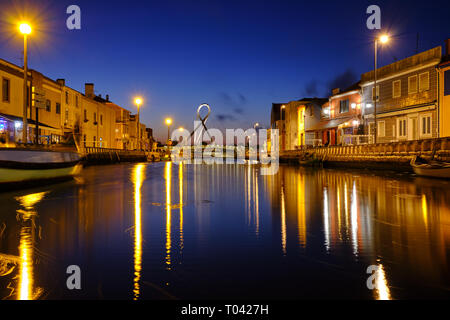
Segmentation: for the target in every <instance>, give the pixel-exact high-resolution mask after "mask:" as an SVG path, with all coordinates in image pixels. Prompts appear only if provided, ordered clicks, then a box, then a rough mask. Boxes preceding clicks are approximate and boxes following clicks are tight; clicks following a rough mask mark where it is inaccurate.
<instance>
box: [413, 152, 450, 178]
mask: <svg viewBox="0 0 450 320" xmlns="http://www.w3.org/2000/svg"><path fill="white" fill-rule="evenodd" d="M411 166H412V168H413V170H414V173H415V174H417V175H418V176H424V177H433V178H444V179H450V163H448V162H442V161H436V160H430V161H427V160H425V159H423V158H421V157H414V159H413V160H412V161H411Z"/></svg>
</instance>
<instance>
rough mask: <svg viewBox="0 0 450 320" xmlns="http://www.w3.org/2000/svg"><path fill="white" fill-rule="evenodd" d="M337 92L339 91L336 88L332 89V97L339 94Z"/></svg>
mask: <svg viewBox="0 0 450 320" xmlns="http://www.w3.org/2000/svg"><path fill="white" fill-rule="evenodd" d="M339 92H341V89H339V88H336V89H333V91H332V94H333V96H335V95H337V94H339Z"/></svg>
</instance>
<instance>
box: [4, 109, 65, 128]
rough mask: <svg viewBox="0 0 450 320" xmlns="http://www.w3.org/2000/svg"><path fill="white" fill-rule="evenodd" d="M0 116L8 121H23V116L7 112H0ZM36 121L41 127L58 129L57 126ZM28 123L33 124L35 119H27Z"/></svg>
mask: <svg viewBox="0 0 450 320" xmlns="http://www.w3.org/2000/svg"><path fill="white" fill-rule="evenodd" d="M0 117H1V118H5V119H7V120H9V121H20V122H22V121H23V118H22V117H17V116H11V115H7V114H3V113H0ZM38 123H39V127H41V128H46V129H53V130H58V128H54V127H51V126H48V125H46V124H43V123H41V122H38ZM28 124H30V125H33V126H34V125H35V124H36V121H35V120H32V119H28Z"/></svg>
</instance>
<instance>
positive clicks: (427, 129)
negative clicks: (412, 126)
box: [420, 114, 432, 136]
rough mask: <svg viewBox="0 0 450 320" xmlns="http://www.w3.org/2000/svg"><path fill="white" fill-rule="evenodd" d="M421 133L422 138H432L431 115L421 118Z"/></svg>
mask: <svg viewBox="0 0 450 320" xmlns="http://www.w3.org/2000/svg"><path fill="white" fill-rule="evenodd" d="M420 133H421V135H422V136H431V135H432V134H431V114H427V115H424V116H422V117H421V121H420Z"/></svg>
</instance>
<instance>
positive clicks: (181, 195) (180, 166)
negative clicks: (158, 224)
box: [178, 163, 184, 255]
mask: <svg viewBox="0 0 450 320" xmlns="http://www.w3.org/2000/svg"><path fill="white" fill-rule="evenodd" d="M183 170H184V164H183V163H180V165H179V167H178V184H179V199H180V255H181V254H182V253H183V248H184V234H183V223H184V222H183V206H184V203H183V186H184V184H183V179H184V178H183Z"/></svg>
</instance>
